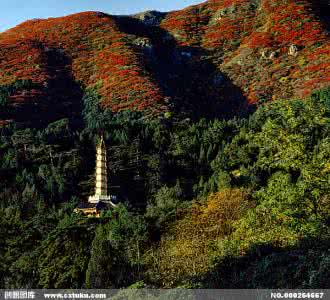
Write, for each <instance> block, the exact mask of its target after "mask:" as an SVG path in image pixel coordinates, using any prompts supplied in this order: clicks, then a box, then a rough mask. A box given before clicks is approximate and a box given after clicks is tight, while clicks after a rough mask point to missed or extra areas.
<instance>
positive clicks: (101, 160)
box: [74, 136, 116, 217]
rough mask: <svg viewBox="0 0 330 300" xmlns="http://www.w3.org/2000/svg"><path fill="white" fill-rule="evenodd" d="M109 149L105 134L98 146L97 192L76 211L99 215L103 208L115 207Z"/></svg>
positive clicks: (88, 214)
mask: <svg viewBox="0 0 330 300" xmlns="http://www.w3.org/2000/svg"><path fill="white" fill-rule="evenodd" d="M107 168H108V165H107V151H106V146H105V142H104V139H103V136H101V139H100V142H99V143H98V145H97V147H96V168H95V194H94V195H92V196H89V198H88V203H86V202H85V203H81V204H80V205H79V206H78V207H77V208H76V209H75V210H74V211H75V212H76V213H79V212H81V213H83V214H84V215H87V216H91V217H92V216H95V217H99V216H100V212H101V210H104V209H110V208H111V207H115V206H116V204H114V203H113V202H112V200H115V199H116V197H115V196H111V195H109V194H108V172H107Z"/></svg>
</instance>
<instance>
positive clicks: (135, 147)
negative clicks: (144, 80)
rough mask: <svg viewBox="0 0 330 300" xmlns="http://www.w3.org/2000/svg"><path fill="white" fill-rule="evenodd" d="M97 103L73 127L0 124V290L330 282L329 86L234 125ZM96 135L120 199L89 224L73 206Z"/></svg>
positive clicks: (88, 184)
mask: <svg viewBox="0 0 330 300" xmlns="http://www.w3.org/2000/svg"><path fill="white" fill-rule="evenodd" d="M7 90H8V88H6V89H3V90H2V91H3V92H2V93H3V94H4V95H5V94H6V93H7ZM98 100H99V96H98V94H97V92H96V91H94V90H89V91H87V92H86V93H85V96H84V97H83V101H84V110H83V119H82V120H81V121H80V122H76V121H75V122H73V121H72V120H70V119H61V120H58V121H56V122H54V123H51V124H49V125H48V126H47V127H45V128H39V129H37V128H29V127H24V126H23V125H20V124H13V123H11V124H9V125H6V126H3V127H2V128H1V131H0V137H1V139H0V151H1V152H0V155H1V160H0V161H1V167H0V169H1V174H0V176H1V181H0V191H1V192H0V199H1V210H0V213H1V218H0V220H1V223H2V224H1V227H0V228H1V236H2V237H3V239H2V241H1V243H2V245H1V273H0V274H1V277H0V278H1V286H3V287H7V288H10V287H40V288H69V287H71V288H72V287H74V288H82V287H98V288H100V287H126V286H130V285H132V284H137V283H139V284H138V286H150V287H178V286H185V287H213V288H214V287H217V288H218V287H227V288H228V287H230V288H232V287H250V288H267V287H269V288H270V287H288V288H289V287H301V288H303V287H304V288H317V287H318V288H319V287H327V284H328V282H327V280H326V278H328V277H329V276H328V275H329V257H328V246H329V230H328V229H329V209H330V201H329V188H330V185H329V181H330V152H329V149H330V147H329V146H330V140H329V132H330V122H329V120H330V119H329V118H330V90H329V89H324V90H321V91H318V92H315V93H313V94H312V96H311V97H309V98H307V99H304V100H292V101H287V100H281V101H280V100H279V101H275V102H273V103H268V104H264V105H262V106H260V107H259V109H258V110H257V111H256V112H255V113H253V114H251V115H250V116H249V117H248V118H246V119H239V118H234V119H229V120H220V119H213V120H207V119H200V120H198V121H192V120H187V119H184V120H180V119H177V118H175V116H174V117H173V116H168V117H167V118H153V119H151V118H146V117H144V116H143V115H142V114H141V113H138V112H129V111H126V112H122V113H117V114H114V113H112V112H111V111H110V110H102V109H101V108H100V106H99V101H98ZM100 130H102V131H103V132H104V136H105V140H106V144H107V151H108V155H109V161H110V163H109V174H110V175H109V180H110V190H111V192H112V193H113V194H116V195H117V196H118V197H119V198H120V199H121V204H120V205H119V206H118V207H117V208H115V209H113V210H111V211H105V212H103V214H102V217H101V218H99V219H89V218H86V217H83V216H80V215H77V214H75V213H73V209H74V208H75V206H76V205H77V203H78V202H79V201H86V199H87V196H88V195H90V194H93V186H94V185H93V184H94V183H93V181H94V176H93V173H94V167H95V162H94V160H93V159H91V158H93V157H94V155H95V143H96V142H97V138H98V133H99V132H100ZM73 249H74V255H72V251H73ZM270 273H271V274H272V276H268V275H269V274H270ZM238 274H239V276H238ZM288 278H290V279H289V280H288Z"/></svg>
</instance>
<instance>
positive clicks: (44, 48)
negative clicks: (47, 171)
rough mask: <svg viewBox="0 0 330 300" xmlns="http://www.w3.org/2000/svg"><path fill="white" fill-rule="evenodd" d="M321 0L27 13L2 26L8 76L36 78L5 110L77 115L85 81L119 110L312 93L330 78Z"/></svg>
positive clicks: (199, 112) (232, 110)
mask: <svg viewBox="0 0 330 300" xmlns="http://www.w3.org/2000/svg"><path fill="white" fill-rule="evenodd" d="M323 2H324V1H323ZM323 2H322V1H321V3H318V4H315V2H314V1H307V0H304V1H293V0H276V1H269V0H218V1H213V0H210V1H206V2H204V3H202V4H199V5H195V6H191V7H188V8H186V9H184V10H180V11H175V12H170V13H167V14H162V13H158V12H147V13H143V14H138V15H135V16H129V17H119V16H117V17H114V16H109V15H106V14H103V13H98V12H85V13H80V14H75V15H71V16H67V17H63V18H52V19H48V20H31V21H27V22H24V23H23V24H20V25H19V26H17V27H15V28H13V29H10V30H8V31H6V32H4V33H1V34H0V57H1V59H0V85H1V86H8V85H12V84H13V83H15V82H17V80H22V79H30V80H31V81H32V82H33V88H29V89H18V90H16V91H15V93H11V94H10V95H9V101H8V103H9V104H8V105H9V106H12V107H14V108H15V109H14V112H12V113H11V114H9V113H4V112H2V113H1V115H0V117H1V119H12V118H13V119H19V120H20V119H22V120H24V119H25V118H26V112H29V114H30V115H31V114H32V115H33V112H36V114H35V118H36V119H38V118H41V119H46V120H48V119H56V118H59V117H63V116H66V115H72V112H73V113H76V114H77V115H79V112H80V102H81V97H82V94H83V93H84V90H85V89H86V88H88V89H91V88H93V89H96V90H97V91H98V92H99V94H100V96H101V99H102V102H101V106H102V107H104V108H110V109H111V110H112V111H114V112H116V111H119V110H122V109H133V110H140V111H147V112H149V113H152V114H159V113H161V112H165V111H168V110H172V111H175V112H177V113H180V114H183V115H188V116H193V117H200V116H207V117H212V116H220V115H222V116H225V117H229V116H233V115H238V114H241V113H244V112H245V111H248V110H249V109H250V108H253V106H254V105H256V104H258V103H261V102H265V101H269V100H274V99H279V98H295V97H304V96H306V95H308V94H310V93H311V91H313V90H315V89H319V88H322V87H324V86H326V85H327V84H328V82H329V79H330V77H329V75H328V73H329V66H330V53H329V52H330V39H329V36H328V35H327V30H326V26H325V25H324V23H322V20H321V19H320V18H318V16H317V14H318V13H320V11H323V10H322V9H320V7H322V5H326V4H322V3H323ZM324 3H325V2H324ZM322 17H324V16H322ZM3 111H4V110H3ZM20 112H21V113H20ZM40 112H42V113H43V114H42V115H40ZM32 115H31V116H32ZM18 116H21V117H18ZM46 116H47V117H46Z"/></svg>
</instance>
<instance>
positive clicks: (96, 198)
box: [88, 195, 116, 206]
mask: <svg viewBox="0 0 330 300" xmlns="http://www.w3.org/2000/svg"><path fill="white" fill-rule="evenodd" d="M113 198H114V197H113V196H106V195H94V196H89V198H88V202H89V203H93V204H97V203H99V202H100V201H101V202H104V203H109V204H111V205H112V206H116V205H115V204H114V203H112V201H111V200H113Z"/></svg>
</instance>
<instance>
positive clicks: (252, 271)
mask: <svg viewBox="0 0 330 300" xmlns="http://www.w3.org/2000/svg"><path fill="white" fill-rule="evenodd" d="M329 246H330V240H329V238H324V239H321V238H309V239H308V238H307V239H304V240H301V241H300V242H299V243H298V244H297V245H296V246H294V247H289V248H284V249H283V248H277V247H274V246H272V245H267V244H266V245H262V246H256V247H254V248H253V249H251V250H250V252H249V253H247V254H246V255H244V256H242V257H239V258H227V259H225V260H223V261H222V262H221V263H219V264H218V265H217V266H216V267H215V268H214V269H213V270H212V271H211V272H209V273H208V274H207V275H206V276H205V277H204V278H203V279H202V285H203V287H204V288H231V289H232V288H240V289H246V288H254V289H256V288H258V289H260V288H261V289H263V288H272V289H274V288H278V289H279V288H281V289H283V288H312V289H313V288H314V289H315V288H318V289H319V288H329V287H330V284H329V280H328V278H329V276H330V261H329V250H328V249H329ZM197 281H199V279H197Z"/></svg>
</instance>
